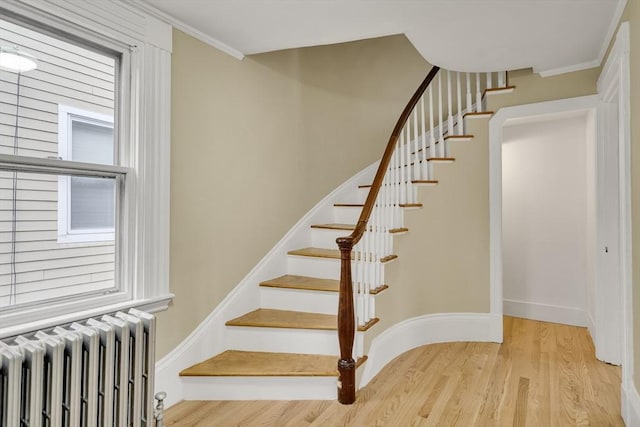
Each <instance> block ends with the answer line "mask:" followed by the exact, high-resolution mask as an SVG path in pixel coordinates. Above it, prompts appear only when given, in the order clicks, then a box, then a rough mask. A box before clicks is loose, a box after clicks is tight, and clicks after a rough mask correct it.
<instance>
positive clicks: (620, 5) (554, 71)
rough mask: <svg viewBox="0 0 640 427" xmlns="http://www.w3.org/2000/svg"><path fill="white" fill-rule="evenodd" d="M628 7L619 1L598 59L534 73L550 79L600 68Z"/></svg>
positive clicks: (625, 0)
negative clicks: (558, 75) (550, 77)
mask: <svg viewBox="0 0 640 427" xmlns="http://www.w3.org/2000/svg"><path fill="white" fill-rule="evenodd" d="M626 5H627V0H618V4H617V6H616V10H615V12H614V13H613V17H612V18H611V21H610V22H609V29H608V30H607V35H606V37H605V38H604V39H603V40H602V45H601V46H600V50H599V51H598V56H597V57H596V59H594V60H592V61H586V62H582V63H580V64H574V65H568V66H566V67H558V68H551V69H548V70H536V69H534V70H533V71H534V72H535V73H539V74H540V77H549V76H555V75H557V74H564V73H571V72H574V71H581V70H588V69H589V68H595V67H599V66H600V64H602V61H603V60H604V56H605V55H606V54H607V50H608V49H609V45H610V44H611V40H613V37H614V35H615V34H616V28H618V23H619V22H620V18H622V13H623V12H624V8H625V7H626Z"/></svg>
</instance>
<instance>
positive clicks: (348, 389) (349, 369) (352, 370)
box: [336, 237, 356, 405]
mask: <svg viewBox="0 0 640 427" xmlns="http://www.w3.org/2000/svg"><path fill="white" fill-rule="evenodd" d="M336 243H338V247H339V248H340V260H341V267H340V268H341V274H340V298H339V301H338V342H339V344H340V360H338V373H339V376H338V401H339V402H340V403H342V404H345V405H349V404H352V403H353V402H355V400H356V362H355V360H353V339H354V334H355V327H356V322H355V313H354V308H353V285H352V283H351V250H352V249H353V240H352V239H351V238H350V237H339V238H338V239H337V240H336Z"/></svg>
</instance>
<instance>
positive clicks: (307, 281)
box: [260, 275, 389, 295]
mask: <svg viewBox="0 0 640 427" xmlns="http://www.w3.org/2000/svg"><path fill="white" fill-rule="evenodd" d="M260 286H264V287H268V288H281V289H299V290H305V291H325V292H338V291H339V290H340V281H339V280H332V279H318V278H316V277H306V276H294V275H285V276H281V277H277V278H275V279H271V280H267V281H265V282H262V283H260ZM385 289H389V286H388V285H381V286H378V287H377V288H375V289H371V290H370V291H369V293H370V294H371V295H376V294H379V293H380V292H382V291H384V290H385Z"/></svg>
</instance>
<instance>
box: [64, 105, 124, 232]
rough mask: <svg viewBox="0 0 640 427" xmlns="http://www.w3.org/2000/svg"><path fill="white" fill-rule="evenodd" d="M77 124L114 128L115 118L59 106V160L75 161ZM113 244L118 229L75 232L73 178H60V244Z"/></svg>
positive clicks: (67, 106)
mask: <svg viewBox="0 0 640 427" xmlns="http://www.w3.org/2000/svg"><path fill="white" fill-rule="evenodd" d="M74 121H76V122H83V123H89V124H92V125H96V126H103V127H109V128H111V129H113V128H114V126H113V116H108V115H106V114H100V113H96V112H95V111H89V110H85V109H82V108H76V107H71V106H69V105H64V104H58V156H59V157H60V159H62V160H71V161H72V160H73V155H72V152H73V132H72V129H73V122H74ZM114 136H115V135H114ZM114 139H115V138H114ZM115 142H116V141H114V144H115ZM112 240H115V228H114V227H110V228H95V229H82V230H73V229H72V228H71V179H70V177H69V176H59V177H58V243H87V242H108V241H112Z"/></svg>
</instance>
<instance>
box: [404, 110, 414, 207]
mask: <svg viewBox="0 0 640 427" xmlns="http://www.w3.org/2000/svg"><path fill="white" fill-rule="evenodd" d="M409 127H410V126H409V124H408V123H407V125H406V126H405V127H404V128H405V131H406V132H407V134H406V138H405V140H406V141H407V143H406V146H405V150H406V152H407V156H406V157H407V173H406V178H407V179H406V181H405V182H404V185H405V186H406V192H407V203H413V192H412V191H411V140H410V133H409Z"/></svg>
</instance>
